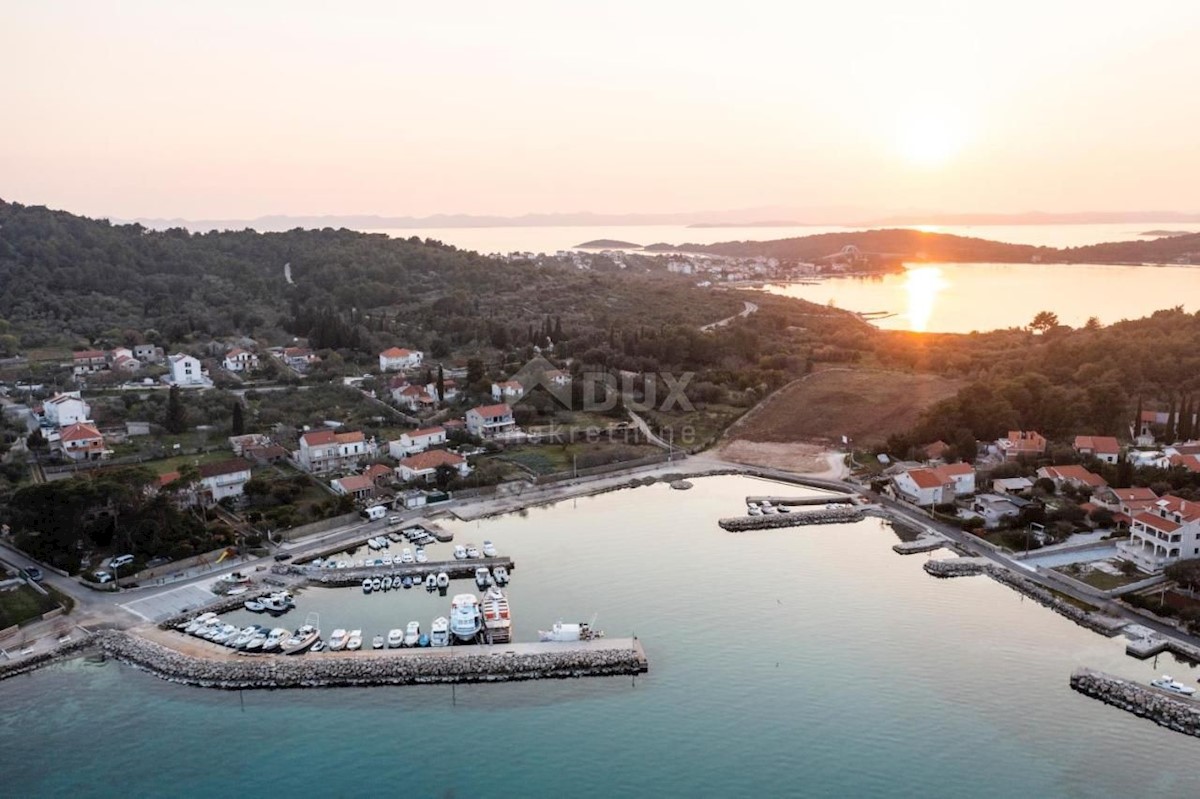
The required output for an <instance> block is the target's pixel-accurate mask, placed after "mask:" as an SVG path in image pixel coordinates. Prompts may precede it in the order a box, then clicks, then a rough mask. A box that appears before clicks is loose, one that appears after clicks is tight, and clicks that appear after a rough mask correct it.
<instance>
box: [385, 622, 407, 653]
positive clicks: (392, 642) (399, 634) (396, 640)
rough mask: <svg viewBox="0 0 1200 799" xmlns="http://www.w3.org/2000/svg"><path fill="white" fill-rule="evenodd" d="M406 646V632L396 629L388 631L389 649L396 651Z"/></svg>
mask: <svg viewBox="0 0 1200 799" xmlns="http://www.w3.org/2000/svg"><path fill="white" fill-rule="evenodd" d="M403 644H404V630H401V629H400V628H399V627H396V628H394V629H392V630H389V631H388V637H387V645H388V648H389V649H396V648H397V647H399V646H401V645H403Z"/></svg>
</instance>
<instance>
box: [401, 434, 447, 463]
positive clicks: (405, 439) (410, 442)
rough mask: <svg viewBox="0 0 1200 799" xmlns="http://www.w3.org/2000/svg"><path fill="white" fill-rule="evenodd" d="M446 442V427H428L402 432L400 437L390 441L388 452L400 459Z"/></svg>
mask: <svg viewBox="0 0 1200 799" xmlns="http://www.w3.org/2000/svg"><path fill="white" fill-rule="evenodd" d="M445 444H446V428H444V427H426V428H423V429H421V430H410V431H408V432H407V433H402V434H401V435H400V438H398V439H396V440H395V441H389V442H388V454H389V455H391V456H392V457H393V458H396V459H397V460H399V459H400V458H404V457H407V456H409V455H415V454H417V453H418V452H424V451H425V450H427V449H432V448H433V447H440V446H444V445H445Z"/></svg>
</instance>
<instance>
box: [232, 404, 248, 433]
mask: <svg viewBox="0 0 1200 799" xmlns="http://www.w3.org/2000/svg"><path fill="white" fill-rule="evenodd" d="M232 427H233V430H232V432H233V434H234V435H235V436H240V435H244V434H245V432H246V422H245V420H243V419H242V403H240V402H235V403H233V425H232Z"/></svg>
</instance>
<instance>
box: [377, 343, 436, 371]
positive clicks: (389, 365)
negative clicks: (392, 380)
mask: <svg viewBox="0 0 1200 799" xmlns="http://www.w3.org/2000/svg"><path fill="white" fill-rule="evenodd" d="M424 360H425V354H424V353H423V352H421V351H420V350H406V349H404V348H403V347H390V348H388V349H386V350H384V351H383V352H381V353H379V371H381V372H400V371H403V370H405V369H416V368H418V367H420V365H421V363H422V362H423V361H424Z"/></svg>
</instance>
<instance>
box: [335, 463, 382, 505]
mask: <svg viewBox="0 0 1200 799" xmlns="http://www.w3.org/2000/svg"><path fill="white" fill-rule="evenodd" d="M384 468H387V467H384ZM329 487H330V488H332V489H333V490H334V491H336V492H337V493H338V494H340V495H341V496H344V497H354V499H366V498H367V497H370V496H374V494H375V483H374V481H372V480H371V478H370V477H367V476H366V475H365V474H352V475H349V476H347V477H339V478H338V479H336V480H330V481H329Z"/></svg>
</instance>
